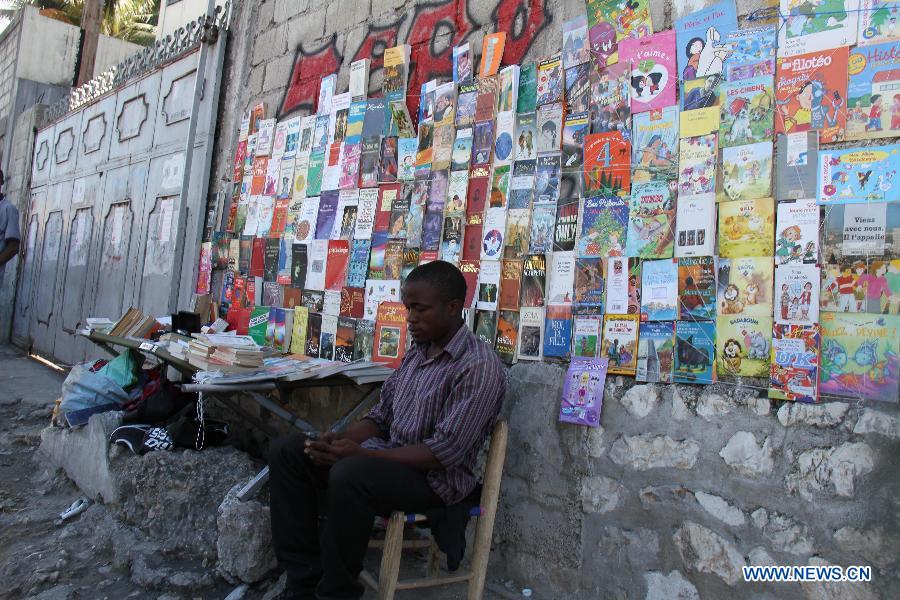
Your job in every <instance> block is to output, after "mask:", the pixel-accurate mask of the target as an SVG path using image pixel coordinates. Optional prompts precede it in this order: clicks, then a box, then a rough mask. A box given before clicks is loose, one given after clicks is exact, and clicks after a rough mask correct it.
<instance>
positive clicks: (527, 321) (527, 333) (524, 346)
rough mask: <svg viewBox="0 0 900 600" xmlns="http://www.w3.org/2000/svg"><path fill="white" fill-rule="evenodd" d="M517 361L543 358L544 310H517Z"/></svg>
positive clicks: (530, 308) (537, 307) (531, 308)
mask: <svg viewBox="0 0 900 600" xmlns="http://www.w3.org/2000/svg"><path fill="white" fill-rule="evenodd" d="M517 355H518V357H519V360H541V359H542V358H543V357H544V309H543V308H542V307H539V306H534V307H526V308H522V309H520V310H519V348H518V352H517Z"/></svg>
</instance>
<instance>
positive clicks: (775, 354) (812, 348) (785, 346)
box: [769, 325, 821, 403]
mask: <svg viewBox="0 0 900 600" xmlns="http://www.w3.org/2000/svg"><path fill="white" fill-rule="evenodd" d="M820 342H821V335H820V334H819V327H818V326H816V325H813V326H810V327H803V326H800V325H775V327H774V329H773V332H772V360H771V362H772V365H771V367H770V369H769V398H774V399H776V400H791V401H794V402H812V403H814V402H818V400H819V344H820Z"/></svg>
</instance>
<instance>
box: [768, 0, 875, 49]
mask: <svg viewBox="0 0 900 600" xmlns="http://www.w3.org/2000/svg"><path fill="white" fill-rule="evenodd" d="M779 6H780V9H781V14H782V15H784V18H785V20H784V22H783V23H782V24H781V27H779V29H778V54H779V55H780V56H794V55H797V54H803V53H806V52H814V51H831V50H834V49H835V48H839V47H841V46H849V45H851V44H855V43H856V30H857V23H858V20H857V16H858V14H859V12H858V6H859V0H818V1H814V2H808V1H806V0H780V4H779Z"/></svg>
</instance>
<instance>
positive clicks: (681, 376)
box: [672, 321, 716, 384]
mask: <svg viewBox="0 0 900 600" xmlns="http://www.w3.org/2000/svg"><path fill="white" fill-rule="evenodd" d="M715 359H716V324H715V323H713V322H710V321H678V322H677V323H676V324H675V374H674V377H673V378H672V379H673V381H675V383H703V384H710V383H713V382H714V381H715V380H716V369H715Z"/></svg>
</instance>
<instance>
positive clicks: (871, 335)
mask: <svg viewBox="0 0 900 600" xmlns="http://www.w3.org/2000/svg"><path fill="white" fill-rule="evenodd" d="M821 319H822V323H821V325H822V351H821V355H820V368H819V393H821V394H830V395H834V396H841V397H845V398H862V399H864V400H881V401H884V402H893V403H896V402H897V398H898V395H897V394H898V387H897V385H898V371H900V317H898V316H896V315H868V314H858V315H853V314H845V313H822V316H821Z"/></svg>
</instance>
